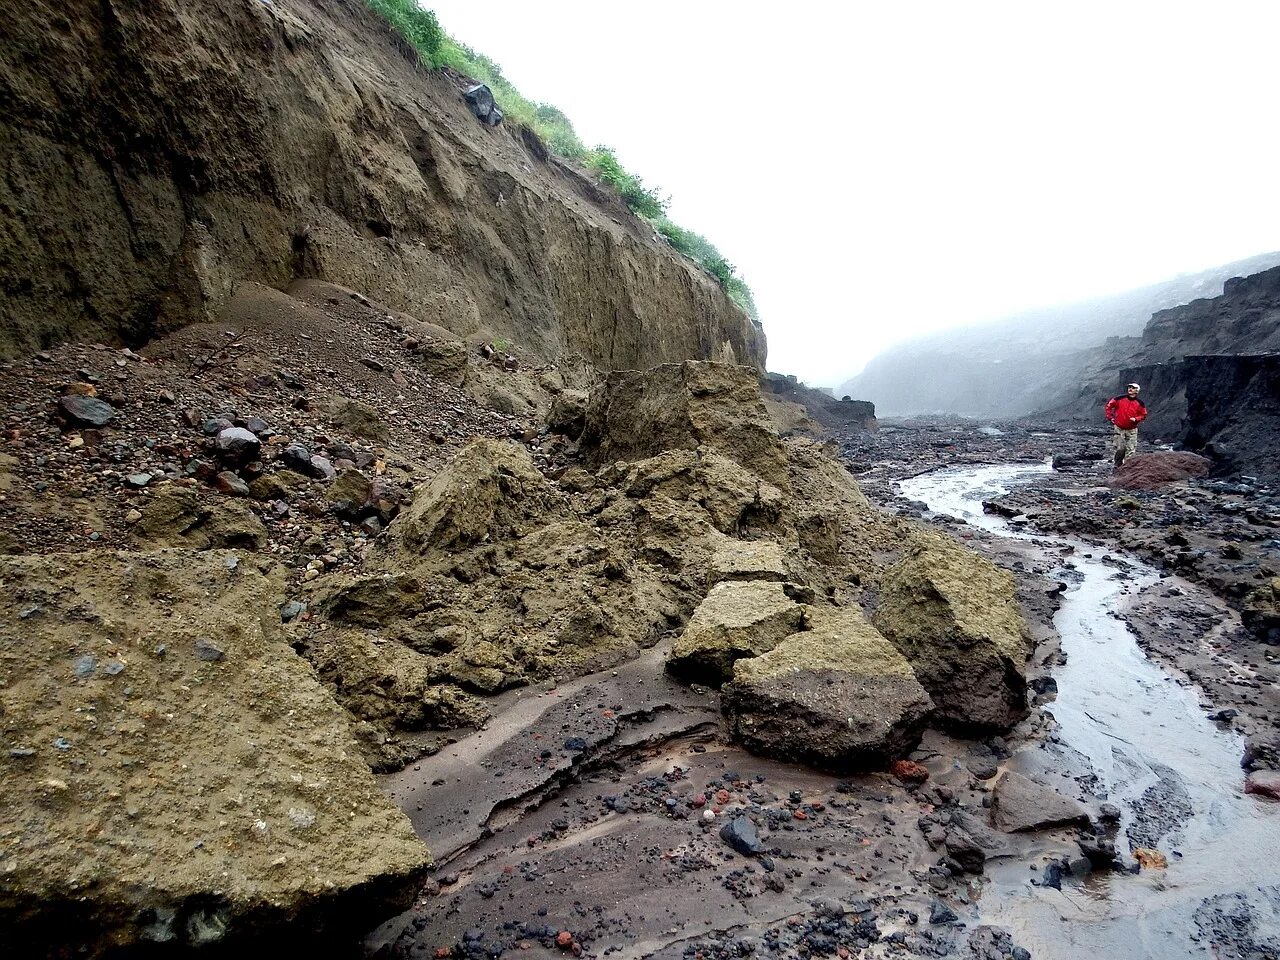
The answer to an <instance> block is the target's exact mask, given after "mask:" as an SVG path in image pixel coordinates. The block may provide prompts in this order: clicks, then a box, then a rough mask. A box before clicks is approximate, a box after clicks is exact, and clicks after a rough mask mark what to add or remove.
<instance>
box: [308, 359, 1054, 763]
mask: <svg viewBox="0 0 1280 960" xmlns="http://www.w3.org/2000/svg"><path fill="white" fill-rule="evenodd" d="M553 421H554V424H555V425H557V426H561V427H565V428H568V429H572V430H573V431H574V434H573V435H572V436H570V437H569V438H568V439H569V440H570V441H571V442H576V443H577V459H576V463H575V465H572V466H569V467H567V468H561V469H558V470H554V471H552V472H551V474H550V475H549V476H548V475H546V474H545V473H544V472H542V471H540V470H539V469H538V468H537V466H536V465H535V464H534V463H533V461H532V460H531V459H530V458H529V455H528V453H527V452H526V450H525V448H524V447H523V446H522V445H520V444H517V443H510V442H504V441H501V440H482V441H476V442H474V443H472V444H471V445H470V446H469V447H467V448H466V449H465V450H463V451H462V453H461V454H460V455H459V456H458V457H456V458H455V459H454V461H453V462H452V463H450V464H449V465H448V466H447V467H446V468H445V469H444V470H443V471H442V472H441V473H440V474H439V475H437V476H436V477H435V479H434V480H432V481H431V482H430V483H429V484H427V485H425V486H423V487H421V488H420V489H419V490H418V492H417V493H416V495H415V497H414V499H413V502H412V503H411V504H410V505H409V506H407V507H406V508H405V509H404V510H403V511H402V513H401V516H400V518H399V519H398V520H396V521H395V523H393V524H392V525H391V527H390V529H389V530H388V535H387V536H386V537H383V538H380V539H379V540H378V541H377V543H376V545H375V548H374V549H373V550H372V551H371V552H370V554H369V555H367V556H366V559H365V563H364V565H363V568H362V570H361V571H360V572H359V573H358V574H355V575H351V576H346V577H331V578H329V579H328V581H327V582H326V585H325V586H324V587H322V588H317V589H316V594H315V595H314V596H313V597H312V598H311V602H310V606H311V609H312V610H314V611H316V612H317V613H318V614H319V615H320V618H321V622H320V624H319V627H317V625H315V624H313V625H312V627H311V631H310V633H309V635H307V636H306V637H304V638H302V639H301V640H300V641H299V646H300V647H301V649H302V650H303V652H304V653H305V655H306V656H308V657H309V658H310V659H311V660H312V662H313V663H314V664H315V666H316V667H317V669H318V670H319V672H320V675H321V677H322V678H323V679H324V680H325V681H326V682H327V683H329V684H330V685H331V688H332V689H333V690H334V691H335V693H336V695H337V696H338V698H339V700H340V702H342V703H343V704H344V705H345V706H346V707H347V708H348V709H349V710H351V711H352V713H353V714H354V715H355V716H356V717H357V719H358V720H359V721H360V722H361V723H362V724H365V725H369V726H371V727H372V731H371V735H369V736H367V737H365V739H364V742H365V744H366V748H367V749H368V750H369V753H368V757H369V759H370V762H371V763H373V764H374V766H375V767H386V768H390V767H394V766H396V765H397V764H399V763H402V762H404V757H403V756H402V755H401V754H400V752H399V747H398V743H399V742H400V738H399V736H398V735H399V733H400V732H402V731H404V730H406V729H414V728H417V727H421V726H446V727H447V726H451V725H459V724H463V723H467V722H475V721H476V719H477V718H482V717H483V716H484V713H485V705H484V700H483V697H484V696H485V695H488V694H492V693H496V692H498V691H501V690H503V689H506V688H509V687H513V686H519V685H523V684H527V683H531V682H534V681H538V680H546V679H554V678H558V677H566V676H572V675H577V674H581V673H583V672H586V671H589V670H593V669H600V668H605V667H609V666H611V665H616V664H618V663H621V662H623V661H625V660H628V659H631V658H634V657H635V656H636V655H637V654H638V653H639V651H641V650H643V649H647V648H650V647H653V646H655V645H657V644H660V643H669V644H670V646H669V652H668V655H667V656H668V660H667V669H668V671H669V672H670V673H671V675H672V676H674V677H676V678H678V679H681V680H683V681H685V682H688V683H695V684H700V685H703V686H707V687H713V688H722V689H723V700H722V702H723V706H724V710H725V712H726V714H727V715H728V717H729V721H730V729H731V731H732V734H733V736H734V737H736V738H737V739H738V740H740V741H741V742H742V743H743V744H744V745H746V746H748V747H749V748H750V749H752V750H756V751H758V752H760V753H763V754H768V755H771V756H776V757H780V758H785V759H789V760H802V761H805V762H809V763H812V764H815V765H817V766H821V767H824V768H827V769H833V770H853V769H859V768H866V767H883V766H887V765H888V764H889V763H890V762H891V761H893V760H894V759H897V758H899V757H901V756H903V755H905V754H906V753H909V752H910V751H911V750H912V749H913V748H914V746H915V745H916V743H917V742H918V740H919V738H920V735H921V733H922V732H923V730H924V727H925V724H926V722H927V721H928V720H929V719H930V718H933V719H935V720H937V721H938V722H941V723H944V724H946V725H949V726H957V727H962V728H972V729H982V730H993V729H1005V728H1008V727H1009V726H1011V725H1012V724H1013V723H1015V722H1016V721H1017V720H1018V719H1019V718H1020V717H1021V716H1022V715H1023V713H1024V712H1025V709H1026V707H1025V692H1026V683H1025V677H1024V672H1023V671H1024V664H1025V661H1026V659H1027V656H1028V654H1029V646H1028V642H1027V640H1026V632H1025V627H1024V625H1023V623H1022V620H1021V617H1020V615H1019V613H1018V608H1017V605H1016V602H1015V600H1014V596H1013V582H1012V578H1011V577H1010V576H1009V575H1008V574H1006V573H1003V572H1002V571H1000V570H999V569H998V568H996V567H995V566H994V565H993V564H991V563H989V562H988V561H985V560H982V559H980V558H979V557H978V556H976V555H974V554H971V553H969V552H968V551H966V550H964V549H962V548H961V547H959V546H958V545H956V544H954V543H952V542H951V541H949V540H946V539H944V538H941V537H939V536H938V535H936V534H929V533H926V532H924V530H923V528H920V527H917V526H915V525H913V524H911V523H909V522H907V521H903V520H900V519H898V518H895V517H892V516H890V515H888V514H884V513H881V512H879V511H877V510H876V509H874V508H873V507H871V506H870V504H869V503H868V502H867V500H866V498H865V497H864V496H863V495H862V494H861V492H860V491H859V490H858V488H857V485H856V484H855V482H854V481H853V479H852V477H851V476H850V475H849V473H848V471H847V470H846V469H845V468H844V467H843V466H841V464H840V463H839V462H838V461H837V460H835V459H834V457H833V456H832V454H831V453H830V452H829V451H828V450H826V449H825V448H824V447H823V445H822V444H820V443H817V442H815V441H812V440H806V439H785V440H784V439H783V438H782V437H780V436H779V434H778V432H777V429H776V427H775V426H774V423H773V421H772V420H771V419H770V417H769V414H768V413H767V411H766V408H765V406H764V404H763V402H762V400H761V396H760V390H759V385H758V379H757V374H756V372H755V371H754V370H752V369H750V368H743V367H735V366H730V365H725V364H716V363H708V362H696V361H689V362H685V363H680V364H668V365H664V366H660V367H656V368H654V369H653V370H650V371H646V372H621V373H615V374H611V375H610V376H609V377H608V378H607V379H606V380H605V381H604V382H602V383H600V384H598V385H597V386H596V387H595V388H594V389H593V390H592V391H591V393H590V395H589V396H588V398H587V400H586V403H585V409H583V411H582V414H581V417H580V418H579V417H577V416H568V415H565V414H564V413H563V412H558V413H557V414H556V415H555V416H554V417H553ZM321 627H322V628H323V629H321Z"/></svg>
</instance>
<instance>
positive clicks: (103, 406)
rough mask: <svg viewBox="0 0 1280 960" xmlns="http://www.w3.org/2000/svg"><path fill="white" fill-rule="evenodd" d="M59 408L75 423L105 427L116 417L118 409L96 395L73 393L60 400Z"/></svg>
mask: <svg viewBox="0 0 1280 960" xmlns="http://www.w3.org/2000/svg"><path fill="white" fill-rule="evenodd" d="M58 408H59V409H60V410H61V411H62V412H63V413H64V414H65V415H66V416H67V418H68V419H70V420H71V421H72V422H73V423H76V424H82V425H85V426H90V427H105V426H106V425H107V424H108V423H110V422H111V420H112V418H113V417H115V415H116V411H115V408H114V407H113V406H111V404H109V403H103V402H102V401H101V400H98V399H96V398H95V397H82V396H78V395H71V396H66V397H62V398H61V399H60V400H59V401H58Z"/></svg>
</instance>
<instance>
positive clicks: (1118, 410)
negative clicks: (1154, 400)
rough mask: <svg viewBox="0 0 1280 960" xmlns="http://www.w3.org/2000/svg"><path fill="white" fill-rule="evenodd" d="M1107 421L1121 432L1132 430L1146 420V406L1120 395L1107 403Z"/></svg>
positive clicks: (1125, 395)
mask: <svg viewBox="0 0 1280 960" xmlns="http://www.w3.org/2000/svg"><path fill="white" fill-rule="evenodd" d="M1107 419H1108V420H1110V421H1111V422H1112V423H1114V424H1115V425H1116V426H1117V427H1119V428H1120V429H1121V430H1132V429H1133V428H1134V427H1136V426H1137V425H1138V424H1140V423H1141V422H1142V421H1143V420H1145V419H1147V405H1146V404H1145V403H1143V402H1142V401H1141V400H1138V399H1136V398H1130V397H1129V395H1128V394H1127V393H1122V394H1121V395H1120V396H1118V397H1112V398H1111V399H1110V400H1108V401H1107Z"/></svg>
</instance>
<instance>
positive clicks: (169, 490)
mask: <svg viewBox="0 0 1280 960" xmlns="http://www.w3.org/2000/svg"><path fill="white" fill-rule="evenodd" d="M137 506H138V510H139V511H140V512H141V514H142V519H140V520H139V521H138V522H137V523H136V524H135V525H134V527H133V535H134V537H135V538H136V539H137V541H138V542H139V543H140V544H142V545H144V546H145V547H149V548H155V547H189V548H191V549H193V550H208V549H211V548H216V547H239V548H242V549H246V550H256V549H258V547H259V546H260V544H261V543H262V541H263V540H265V539H266V536H267V528H266V527H265V526H263V524H262V521H261V520H259V519H258V515H257V514H256V513H254V512H253V511H252V510H251V509H250V508H249V507H248V506H247V505H245V504H244V503H243V502H242V501H240V500H235V499H232V498H231V497H220V496H215V495H213V494H210V493H208V492H199V491H197V490H195V489H193V488H191V487H179V486H177V485H175V484H164V485H163V486H160V487H157V488H156V489H155V490H154V491H152V492H150V493H149V494H148V495H147V496H145V497H142V498H140V499H139V500H138V501H137Z"/></svg>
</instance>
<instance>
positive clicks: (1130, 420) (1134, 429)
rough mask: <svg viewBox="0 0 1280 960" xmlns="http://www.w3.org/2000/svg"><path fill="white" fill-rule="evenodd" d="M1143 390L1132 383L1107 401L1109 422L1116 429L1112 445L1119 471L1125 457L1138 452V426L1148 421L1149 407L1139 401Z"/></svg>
mask: <svg viewBox="0 0 1280 960" xmlns="http://www.w3.org/2000/svg"><path fill="white" fill-rule="evenodd" d="M1141 389H1142V388H1141V387H1140V386H1138V385H1137V384H1136V383H1131V384H1129V386H1128V387H1126V388H1125V391H1124V393H1122V394H1121V395H1120V396H1118V397H1112V398H1111V399H1110V400H1108V401H1107V408H1106V414H1107V420H1109V421H1110V422H1111V426H1112V427H1113V428H1114V429H1115V436H1114V437H1112V445H1113V448H1114V450H1115V454H1116V469H1117V470H1119V469H1120V465H1121V464H1122V463H1124V458H1125V457H1127V456H1129V455H1130V454H1132V453H1137V452H1138V424H1140V423H1141V422H1142V421H1143V420H1145V419H1147V405H1146V404H1145V403H1143V402H1142V401H1141V400H1139V399H1138V391H1139V390H1141Z"/></svg>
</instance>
